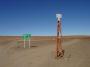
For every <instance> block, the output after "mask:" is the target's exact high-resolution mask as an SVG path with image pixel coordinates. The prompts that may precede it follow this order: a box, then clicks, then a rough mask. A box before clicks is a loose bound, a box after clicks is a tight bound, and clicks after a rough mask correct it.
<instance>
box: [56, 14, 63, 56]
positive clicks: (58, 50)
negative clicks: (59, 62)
mask: <svg viewBox="0 0 90 67" xmlns="http://www.w3.org/2000/svg"><path fill="white" fill-rule="evenodd" d="M56 18H57V44H56V57H63V55H64V50H63V49H62V42H61V40H62V31H61V18H62V14H56Z"/></svg>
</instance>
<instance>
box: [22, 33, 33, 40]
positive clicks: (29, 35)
mask: <svg viewBox="0 0 90 67" xmlns="http://www.w3.org/2000/svg"><path fill="white" fill-rule="evenodd" d="M30 38H31V34H23V36H22V37H21V39H22V40H29V39H30Z"/></svg>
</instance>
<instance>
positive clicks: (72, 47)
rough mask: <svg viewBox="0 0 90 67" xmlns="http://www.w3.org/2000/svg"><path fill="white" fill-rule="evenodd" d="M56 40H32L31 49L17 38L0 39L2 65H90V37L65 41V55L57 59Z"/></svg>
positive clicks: (30, 66) (66, 66)
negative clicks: (19, 43) (17, 40)
mask: <svg viewBox="0 0 90 67" xmlns="http://www.w3.org/2000/svg"><path fill="white" fill-rule="evenodd" d="M55 44H56V43H55V41H52V40H51V41H50V40H49V41H44V40H43V41H32V42H31V45H32V46H33V47H31V48H30V49H29V48H28V47H27V48H25V49H24V48H23V46H22V44H21V45H20V46H19V47H17V43H16V41H15V40H9V41H7V40H6V41H3V42H2V41H0V67H90V52H89V51H90V39H71V40H64V41H63V48H64V49H65V55H64V57H63V58H61V59H59V60H57V59H55Z"/></svg>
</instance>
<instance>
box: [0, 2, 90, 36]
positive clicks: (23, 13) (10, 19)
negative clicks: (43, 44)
mask: <svg viewBox="0 0 90 67" xmlns="http://www.w3.org/2000/svg"><path fill="white" fill-rule="evenodd" d="M56 13H61V14H63V17H62V33H63V35H90V0H0V35H5V36H6V35H22V34H25V33H31V34H32V35H33V36H34V35H36V36H37V35H39V36H40V35H41V36H43V35H46V36H53V35H56Z"/></svg>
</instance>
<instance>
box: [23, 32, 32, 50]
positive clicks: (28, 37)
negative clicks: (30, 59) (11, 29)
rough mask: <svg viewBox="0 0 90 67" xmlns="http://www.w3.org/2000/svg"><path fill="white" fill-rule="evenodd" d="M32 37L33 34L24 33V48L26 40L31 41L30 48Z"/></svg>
mask: <svg viewBox="0 0 90 67" xmlns="http://www.w3.org/2000/svg"><path fill="white" fill-rule="evenodd" d="M30 39H31V34H24V35H23V36H22V40H23V41H24V46H23V47H24V48H25V47H26V41H28V42H29V48H30Z"/></svg>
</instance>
